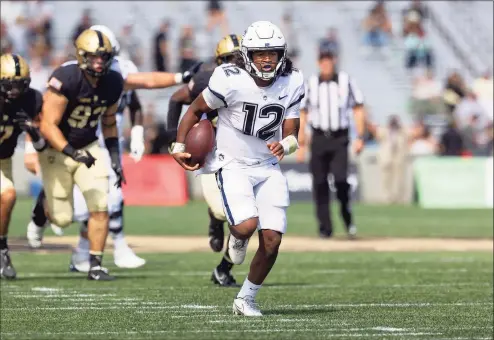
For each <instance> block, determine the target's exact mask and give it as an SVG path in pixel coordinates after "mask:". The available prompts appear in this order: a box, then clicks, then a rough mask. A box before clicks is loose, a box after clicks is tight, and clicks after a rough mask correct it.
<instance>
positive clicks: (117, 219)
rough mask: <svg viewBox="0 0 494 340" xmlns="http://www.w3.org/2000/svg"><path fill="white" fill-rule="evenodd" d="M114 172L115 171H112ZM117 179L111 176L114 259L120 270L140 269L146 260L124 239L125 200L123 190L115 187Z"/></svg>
mask: <svg viewBox="0 0 494 340" xmlns="http://www.w3.org/2000/svg"><path fill="white" fill-rule="evenodd" d="M112 172H113V170H112ZM116 180H117V179H116V176H115V178H112V177H111V176H110V182H109V186H110V195H109V215H110V216H109V218H110V222H109V232H110V235H111V237H112V239H113V246H114V251H113V257H114V262H115V265H116V266H117V267H120V268H139V267H142V266H143V265H145V264H146V260H144V259H143V258H140V257H139V256H137V255H136V254H135V253H134V251H133V250H132V249H131V248H130V247H129V245H128V244H127V241H126V240H125V237H124V231H123V229H124V221H123V212H124V199H123V193H122V189H121V188H117V187H115V185H114V184H115V182H116Z"/></svg>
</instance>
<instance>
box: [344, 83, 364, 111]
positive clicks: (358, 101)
mask: <svg viewBox="0 0 494 340" xmlns="http://www.w3.org/2000/svg"><path fill="white" fill-rule="evenodd" d="M348 86H349V96H350V104H351V107H355V106H357V105H363V104H364V95H363V94H362V91H360V89H359V88H358V86H357V84H356V83H355V80H354V79H352V78H350V81H349V82H348Z"/></svg>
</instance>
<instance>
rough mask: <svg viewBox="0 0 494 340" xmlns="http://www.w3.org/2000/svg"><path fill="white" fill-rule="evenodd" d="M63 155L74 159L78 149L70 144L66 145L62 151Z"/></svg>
mask: <svg viewBox="0 0 494 340" xmlns="http://www.w3.org/2000/svg"><path fill="white" fill-rule="evenodd" d="M62 153H63V154H65V155H67V156H69V157H70V158H74V155H75V153H76V149H74V147H73V146H72V145H70V144H67V145H65V147H64V148H63V150H62Z"/></svg>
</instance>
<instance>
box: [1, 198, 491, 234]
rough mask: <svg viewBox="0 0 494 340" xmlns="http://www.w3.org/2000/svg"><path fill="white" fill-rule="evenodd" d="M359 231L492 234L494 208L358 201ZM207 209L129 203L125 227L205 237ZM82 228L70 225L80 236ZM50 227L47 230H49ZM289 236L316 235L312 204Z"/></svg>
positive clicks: (291, 219)
mask: <svg viewBox="0 0 494 340" xmlns="http://www.w3.org/2000/svg"><path fill="white" fill-rule="evenodd" d="M32 204H33V202H32V200H26V199H24V200H19V201H18V202H17V205H16V207H15V211H14V213H13V216H12V221H11V228H10V231H9V234H10V235H11V236H24V235H25V232H26V226H27V223H28V222H29V219H30V216H31V208H32ZM354 210H355V216H356V217H355V219H356V224H357V226H358V230H359V235H360V236H363V237H384V236H386V237H458V238H486V237H488V238H492V236H493V212H492V210H488V209H458V210H440V209H430V210H425V209H421V208H418V207H413V206H391V207H390V206H372V205H355V207H354ZM338 211H339V208H338V207H337V206H336V205H335V206H334V207H333V209H332V213H333V216H334V219H333V221H334V222H335V234H336V235H344V234H345V232H344V228H343V227H342V224H341V221H340V218H339V216H338ZM207 224H208V217H207V207H206V205H205V204H204V202H193V203H190V204H188V205H187V206H184V207H172V208H171V207H125V230H126V233H127V234H134V235H205V234H207ZM77 232H78V229H77V228H73V227H71V228H67V229H66V234H67V235H76V234H77ZM49 233H51V231H49V232H48V234H49ZM287 234H288V235H301V236H316V235H317V224H316V219H315V216H314V211H313V206H312V204H311V203H297V204H293V205H292V206H290V208H289V209H288V231H287Z"/></svg>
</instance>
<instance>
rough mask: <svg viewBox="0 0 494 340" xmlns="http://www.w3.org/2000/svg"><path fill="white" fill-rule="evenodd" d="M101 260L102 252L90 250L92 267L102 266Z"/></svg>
mask: <svg viewBox="0 0 494 340" xmlns="http://www.w3.org/2000/svg"><path fill="white" fill-rule="evenodd" d="M101 261H103V253H102V252H96V251H95V252H89V265H90V267H91V268H94V267H99V266H101Z"/></svg>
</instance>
